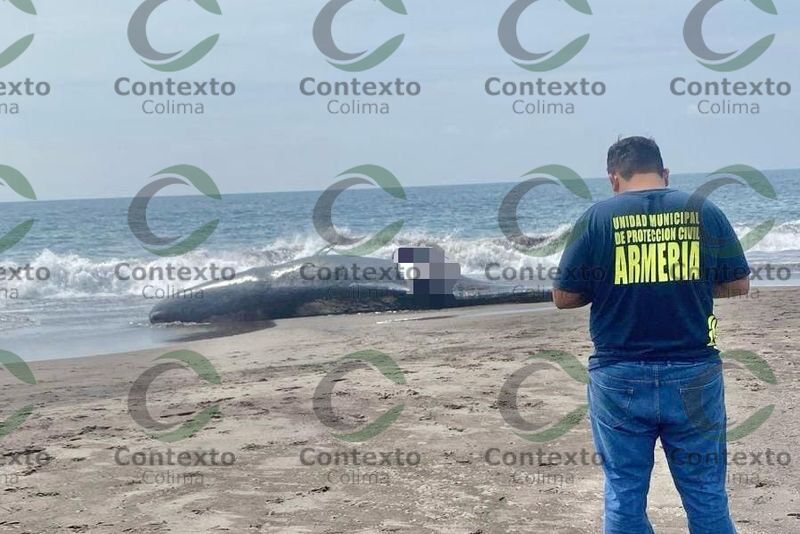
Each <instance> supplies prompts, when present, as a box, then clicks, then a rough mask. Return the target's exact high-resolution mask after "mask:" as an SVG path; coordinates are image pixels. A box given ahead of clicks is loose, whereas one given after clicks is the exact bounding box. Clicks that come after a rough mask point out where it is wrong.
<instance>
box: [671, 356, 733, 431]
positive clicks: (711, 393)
mask: <svg viewBox="0 0 800 534" xmlns="http://www.w3.org/2000/svg"><path fill="white" fill-rule="evenodd" d="M699 381H702V382H706V383H704V384H702V385H695V384H690V385H687V386H685V387H682V388H680V393H681V401H682V402H683V411H684V413H685V414H686V417H687V418H688V419H689V423H690V424H691V425H692V427H693V428H694V429H695V430H697V431H700V432H703V433H710V434H714V435H717V434H718V433H719V432H720V431H722V429H724V428H725V396H724V389H723V388H724V386H723V380H722V372H720V371H717V372H716V373H713V374H710V375H709V376H704V377H702V378H701V379H700V380H699Z"/></svg>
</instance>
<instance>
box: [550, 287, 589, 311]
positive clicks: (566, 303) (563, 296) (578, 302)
mask: <svg viewBox="0 0 800 534" xmlns="http://www.w3.org/2000/svg"><path fill="white" fill-rule="evenodd" d="M590 302H591V299H589V297H587V296H586V295H584V294H583V293H573V292H572V291H564V290H563V289H556V288H553V303H554V304H555V305H556V308H558V309H559V310H566V309H569V308H580V307H582V306H586V305H587V304H589V303H590Z"/></svg>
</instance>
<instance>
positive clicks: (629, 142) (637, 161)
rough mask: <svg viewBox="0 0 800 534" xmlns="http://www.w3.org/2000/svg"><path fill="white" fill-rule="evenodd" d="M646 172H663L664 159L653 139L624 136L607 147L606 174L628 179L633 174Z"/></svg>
mask: <svg viewBox="0 0 800 534" xmlns="http://www.w3.org/2000/svg"><path fill="white" fill-rule="evenodd" d="M648 172H656V173H658V174H664V160H662V159H661V150H659V148H658V145H657V144H656V142H655V140H653V139H648V138H646V137H626V138H625V139H620V140H619V141H617V142H616V143H614V144H613V145H611V148H609V149H608V174H618V175H620V176H622V177H623V178H624V179H626V180H630V179H631V176H633V175H634V174H641V173H648Z"/></svg>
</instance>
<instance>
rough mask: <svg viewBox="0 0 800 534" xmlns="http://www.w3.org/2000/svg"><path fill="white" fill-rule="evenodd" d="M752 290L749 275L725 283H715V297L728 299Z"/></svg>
mask: <svg viewBox="0 0 800 534" xmlns="http://www.w3.org/2000/svg"><path fill="white" fill-rule="evenodd" d="M749 292H750V279H749V278H748V277H746V276H745V277H744V278H741V279H739V280H734V281H733V282H728V283H725V284H715V285H714V298H715V299H727V298H730V297H740V296H742V295H747V294H748V293H749Z"/></svg>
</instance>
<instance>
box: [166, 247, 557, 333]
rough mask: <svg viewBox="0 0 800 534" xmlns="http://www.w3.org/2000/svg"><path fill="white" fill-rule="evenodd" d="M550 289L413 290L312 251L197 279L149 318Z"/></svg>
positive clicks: (388, 275) (359, 308)
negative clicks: (221, 277) (279, 261)
mask: <svg viewBox="0 0 800 534" xmlns="http://www.w3.org/2000/svg"><path fill="white" fill-rule="evenodd" d="M549 298H550V296H549V293H546V292H542V291H541V290H539V291H530V290H524V289H522V288H521V287H520V286H514V285H510V284H495V283H488V282H482V281H480V280H474V279H471V278H466V277H460V278H459V279H458V280H457V281H456V282H455V286H454V288H453V292H452V294H448V295H421V294H419V292H416V294H414V293H412V291H411V289H410V287H409V285H408V282H407V281H406V280H404V279H403V278H402V277H401V276H400V274H399V272H398V271H397V269H396V266H395V264H394V263H393V262H391V261H387V260H380V259H376V258H362V257H353V256H336V255H329V256H314V257H310V258H305V259H300V260H296V261H293V262H290V263H286V264H282V265H276V266H271V267H257V268H255V269H250V270H248V271H244V272H241V273H238V274H237V275H236V276H235V277H233V278H232V279H230V280H222V281H213V282H207V283H204V284H201V285H199V286H197V287H194V288H191V289H189V290H187V291H185V292H184V293H183V294H182V295H178V296H176V297H174V298H171V299H169V300H165V301H163V302H161V303H160V304H158V305H156V306H155V307H154V308H153V310H152V311H151V312H150V321H151V322H152V323H174V322H183V323H208V322H218V321H258V320H270V319H283V318H289V317H308V316H313V315H338V314H348V313H361V312H381V311H394V310H420V309H442V308H453V307H460V306H474V305H484V304H503V303H514V302H542V301H545V300H549Z"/></svg>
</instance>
